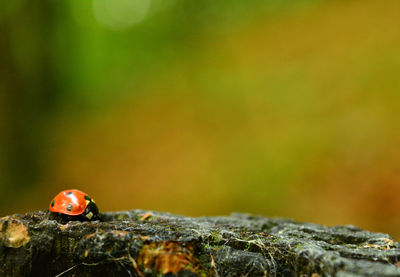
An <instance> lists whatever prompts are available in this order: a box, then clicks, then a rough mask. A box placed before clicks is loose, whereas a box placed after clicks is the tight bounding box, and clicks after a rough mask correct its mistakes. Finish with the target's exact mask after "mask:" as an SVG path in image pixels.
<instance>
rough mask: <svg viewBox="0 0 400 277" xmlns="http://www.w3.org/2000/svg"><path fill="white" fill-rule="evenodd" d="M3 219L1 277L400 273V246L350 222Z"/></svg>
mask: <svg viewBox="0 0 400 277" xmlns="http://www.w3.org/2000/svg"><path fill="white" fill-rule="evenodd" d="M71 219H73V218H63V217H57V216H54V215H51V214H49V213H48V212H47V211H37V212H33V213H27V214H23V215H12V216H7V217H3V218H1V219H0V276H12V277H14V276H139V277H140V276H312V277H318V276H342V277H343V276H400V268H399V267H398V266H397V263H398V261H399V260H400V249H399V243H397V242H394V241H393V240H392V239H391V238H390V236H389V235H387V234H382V233H372V232H368V231H363V230H361V229H359V228H356V227H353V226H338V227H326V226H321V225H316V224H310V223H300V222H295V221H292V220H287V219H279V218H266V217H262V216H251V215H245V214H232V215H230V216H221V217H198V218H191V217H184V216H178V215H171V214H168V213H158V212H148V211H142V210H132V211H122V212H112V213H111V212H110V213H103V214H101V215H100V220H96V221H85V222H80V221H75V220H71Z"/></svg>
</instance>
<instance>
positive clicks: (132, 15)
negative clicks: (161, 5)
mask: <svg viewBox="0 0 400 277" xmlns="http://www.w3.org/2000/svg"><path fill="white" fill-rule="evenodd" d="M149 8H150V0H94V1H93V12H94V14H95V17H96V20H97V22H98V23H99V24H100V25H102V26H104V27H106V28H109V29H112V30H123V29H127V28H129V27H132V26H134V25H136V24H138V23H139V22H141V21H143V19H145V18H146V16H147V14H148V12H149Z"/></svg>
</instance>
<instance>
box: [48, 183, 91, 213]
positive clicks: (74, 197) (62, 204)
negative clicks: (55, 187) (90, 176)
mask: <svg viewBox="0 0 400 277" xmlns="http://www.w3.org/2000/svg"><path fill="white" fill-rule="evenodd" d="M49 211H50V212H54V213H61V214H66V215H72V216H83V217H84V218H85V219H89V220H92V219H94V218H96V217H97V215H98V214H99V209H98V208H97V205H96V203H95V202H94V200H93V199H91V198H90V197H89V195H87V194H86V193H84V192H83V191H80V190H77V189H68V190H63V191H61V192H60V193H59V194H57V196H56V197H54V199H53V200H52V201H51V203H50V207H49Z"/></svg>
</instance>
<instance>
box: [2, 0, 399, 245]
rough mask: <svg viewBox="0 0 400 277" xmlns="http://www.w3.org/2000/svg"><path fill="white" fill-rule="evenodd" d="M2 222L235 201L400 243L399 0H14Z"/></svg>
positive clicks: (8, 4) (5, 53) (211, 208)
mask: <svg viewBox="0 0 400 277" xmlns="http://www.w3.org/2000/svg"><path fill="white" fill-rule="evenodd" d="M0 6H1V8H0V130H1V131H0V134H1V136H0V214H1V215H6V214H11V213H17V212H18V213H22V212H27V211H31V210H35V209H45V208H47V207H48V204H49V202H50V200H51V198H52V197H53V196H54V195H56V194H57V193H58V192H59V191H60V190H61V189H66V188H79V189H81V190H83V191H86V192H87V193H89V194H90V195H91V196H92V197H94V198H95V199H96V202H97V203H98V204H99V207H100V209H101V210H103V211H108V210H122V209H134V208H141V209H151V210H160V211H168V212H172V213H179V214H185V215H190V216H200V215H217V214H229V213H231V212H233V211H238V212H249V213H255V214H263V215H266V216H282V217H291V218H294V219H296V220H303V221H312V222H316V223H323V224H328V225H333V224H340V225H342V224H354V225H357V226H360V227H363V228H367V229H370V230H374V231H382V232H389V233H390V234H392V235H393V236H394V237H396V238H397V239H399V238H400V235H399V233H398V232H399V230H400V219H399V216H398V213H399V210H400V129H399V118H400V78H399V73H400V48H399V45H400V16H399V14H400V2H399V1H397V0H388V1H375V0H365V1H356V0H349V1H339V0H337V1H324V0H296V1H292V0H273V1H272V0H271V1H265V0H253V1H239V0H229V1H228V0H220V1H211V0H203V1H198V0H87V1H82V0H67V1H57V0H43V1H37V2H36V1H30V0H13V1H3V2H2V3H1V4H0Z"/></svg>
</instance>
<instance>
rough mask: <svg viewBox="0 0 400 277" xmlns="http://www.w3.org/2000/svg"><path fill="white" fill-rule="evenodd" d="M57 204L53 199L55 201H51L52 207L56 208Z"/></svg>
mask: <svg viewBox="0 0 400 277" xmlns="http://www.w3.org/2000/svg"><path fill="white" fill-rule="evenodd" d="M55 203H56V201H55V200H54V199H53V201H51V206H52V207H54V204H55Z"/></svg>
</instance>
